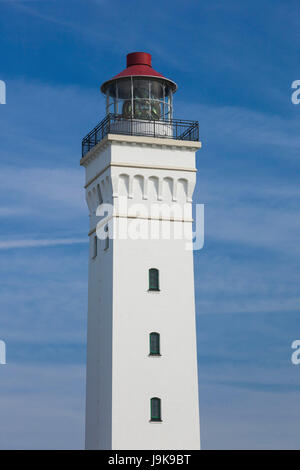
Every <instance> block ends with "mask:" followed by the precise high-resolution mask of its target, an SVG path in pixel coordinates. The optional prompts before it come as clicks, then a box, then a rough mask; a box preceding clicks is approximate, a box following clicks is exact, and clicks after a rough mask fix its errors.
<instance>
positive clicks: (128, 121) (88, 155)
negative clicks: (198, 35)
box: [80, 52, 201, 450]
mask: <svg viewBox="0 0 300 470" xmlns="http://www.w3.org/2000/svg"><path fill="white" fill-rule="evenodd" d="M176 90H177V85H176V83H175V82H174V81H173V80H170V79H168V78H166V77H164V76H163V75H162V74H160V73H158V72H157V71H156V70H154V68H152V64H151V55H150V54H148V53H145V52H133V53H131V54H128V55H127V67H126V68H125V70H123V71H122V72H120V73H119V74H117V75H115V76H114V77H113V78H111V79H110V80H107V81H106V82H104V83H103V84H102V86H101V92H102V93H103V94H104V95H105V100H106V110H105V111H106V113H105V117H104V119H103V120H102V121H101V122H100V123H99V124H98V125H97V126H96V127H95V128H94V129H92V130H91V131H90V132H89V134H87V136H86V137H85V138H84V139H83V141H82V158H81V161H80V164H81V165H82V166H83V167H84V168H85V193H86V201H87V205H88V209H89V221H90V227H89V234H88V236H89V283H88V333H87V334H88V336H87V378H86V381H87V384H86V448H87V449H128V450H132V449H137V450H139V449H178V450H180V449H199V448H200V426H199V406H198V374H197V346H196V322H195V301H194V269H193V251H192V249H191V239H192V222H193V219H192V197H193V191H194V187H195V182H196V159H195V156H196V152H197V150H198V149H199V148H200V147H201V143H200V142H199V128H198V122H196V121H188V120H182V119H175V118H174V117H173V114H174V102H173V96H174V94H175V92H176ZM188 240H190V242H188Z"/></svg>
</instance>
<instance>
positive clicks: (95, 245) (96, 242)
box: [93, 236, 98, 258]
mask: <svg viewBox="0 0 300 470" xmlns="http://www.w3.org/2000/svg"><path fill="white" fill-rule="evenodd" d="M97 249H98V240H97V236H95V237H94V240H93V258H96V256H97Z"/></svg>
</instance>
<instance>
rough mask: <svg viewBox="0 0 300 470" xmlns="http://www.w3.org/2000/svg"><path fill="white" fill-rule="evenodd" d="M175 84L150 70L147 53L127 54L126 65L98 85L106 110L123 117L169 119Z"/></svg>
mask: <svg viewBox="0 0 300 470" xmlns="http://www.w3.org/2000/svg"><path fill="white" fill-rule="evenodd" d="M176 90H177V85H176V83H174V82H173V81H172V80H169V79H167V78H165V77H164V76H163V75H161V74H160V73H158V72H157V71H156V70H154V69H153V68H152V66H151V54H148V53H146V52H132V53H131V54H127V68H126V69H125V70H123V71H122V72H121V73H119V74H118V75H116V76H114V77H113V78H112V79H110V80H108V81H106V82H104V83H103V85H102V86H101V91H102V93H104V94H105V95H106V114H107V115H108V114H115V115H119V116H120V117H122V118H123V119H138V120H148V121H149V120H150V121H171V120H172V117H173V94H174V93H175V91H176Z"/></svg>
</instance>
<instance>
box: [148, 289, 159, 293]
mask: <svg viewBox="0 0 300 470" xmlns="http://www.w3.org/2000/svg"><path fill="white" fill-rule="evenodd" d="M147 292H151V293H154V292H156V293H157V294H158V293H159V292H160V289H148V290H147Z"/></svg>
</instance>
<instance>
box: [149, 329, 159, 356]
mask: <svg viewBox="0 0 300 470" xmlns="http://www.w3.org/2000/svg"><path fill="white" fill-rule="evenodd" d="M150 356H160V337H159V333H150Z"/></svg>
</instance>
